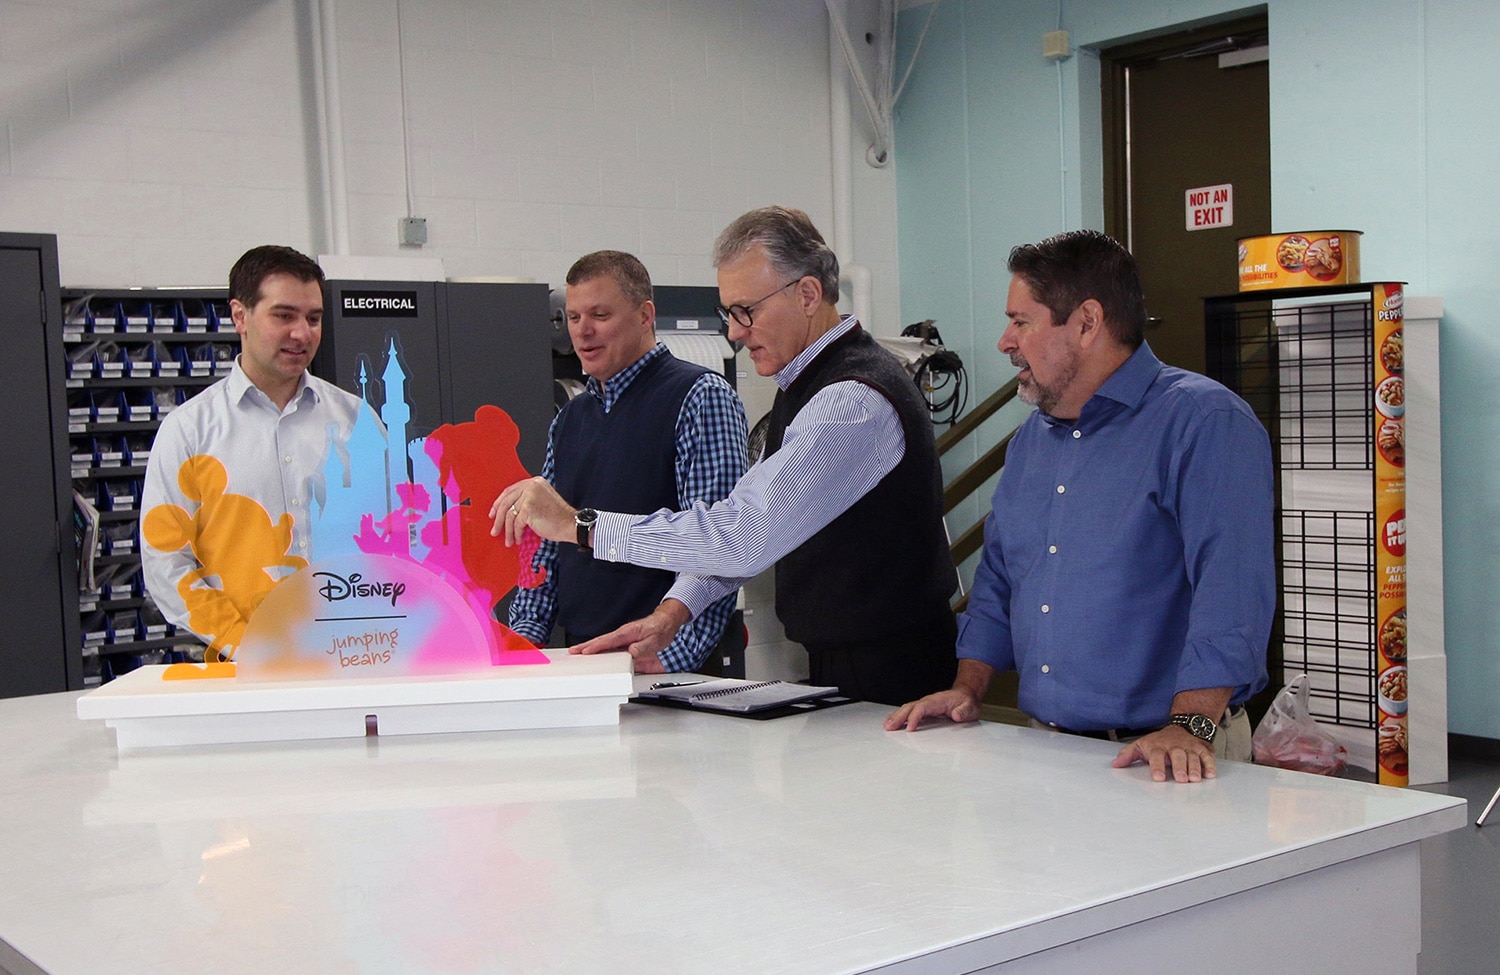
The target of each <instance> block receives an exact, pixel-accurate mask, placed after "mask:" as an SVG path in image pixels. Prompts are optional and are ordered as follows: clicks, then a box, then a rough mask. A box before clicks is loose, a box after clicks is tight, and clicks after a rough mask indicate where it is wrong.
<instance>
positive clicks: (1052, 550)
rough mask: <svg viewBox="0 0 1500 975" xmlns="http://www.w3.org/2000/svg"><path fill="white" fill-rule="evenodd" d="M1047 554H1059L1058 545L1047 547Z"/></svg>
mask: <svg viewBox="0 0 1500 975" xmlns="http://www.w3.org/2000/svg"><path fill="white" fill-rule="evenodd" d="M1047 554H1048V555H1056V554H1057V546H1056V545H1048V546H1047Z"/></svg>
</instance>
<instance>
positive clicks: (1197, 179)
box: [1101, 18, 1272, 372]
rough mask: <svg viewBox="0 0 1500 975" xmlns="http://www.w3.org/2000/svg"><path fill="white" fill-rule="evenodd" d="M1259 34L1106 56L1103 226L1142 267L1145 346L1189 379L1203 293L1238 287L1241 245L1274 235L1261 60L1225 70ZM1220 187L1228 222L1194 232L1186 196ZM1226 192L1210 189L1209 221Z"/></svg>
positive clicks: (1182, 40)
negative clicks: (1147, 319) (1227, 198)
mask: <svg viewBox="0 0 1500 975" xmlns="http://www.w3.org/2000/svg"><path fill="white" fill-rule="evenodd" d="M1265 31H1266V24H1265V19H1264V18H1259V19H1255V20H1247V21H1241V22H1236V23H1234V24H1224V25H1219V26H1217V27H1213V28H1200V29H1195V30H1193V31H1188V32H1183V33H1180V34H1175V35H1172V36H1170V37H1164V38H1156V39H1154V40H1152V41H1149V42H1145V43H1141V44H1132V45H1129V46H1126V47H1115V48H1108V49H1106V50H1104V51H1103V52H1102V53H1101V60H1102V61H1103V68H1104V70H1103V72H1102V75H1103V79H1104V80H1103V86H1104V89H1103V103H1104V107H1105V111H1104V119H1105V126H1106V130H1105V133H1104V140H1105V147H1106V155H1107V158H1108V163H1107V165H1106V179H1105V188H1104V189H1105V203H1106V210H1105V212H1106V219H1105V230H1106V232H1108V233H1109V234H1110V235H1111V236H1113V237H1115V238H1116V239H1118V240H1120V241H1122V242H1124V243H1125V244H1126V245H1127V246H1128V247H1129V248H1130V249H1131V251H1132V252H1133V253H1134V254H1135V256H1136V259H1137V261H1138V262H1139V263H1140V266H1141V277H1142V284H1143V286H1144V288H1145V291H1146V306H1147V310H1148V312H1149V314H1150V315H1151V316H1152V317H1153V318H1157V319H1160V320H1161V324H1160V325H1157V326H1154V327H1153V328H1152V329H1151V330H1150V331H1149V332H1148V334H1147V340H1148V341H1149V342H1150V343H1151V348H1152V349H1153V350H1154V351H1155V352H1156V354H1157V356H1159V357H1160V358H1161V359H1162V360H1163V361H1164V362H1168V363H1171V364H1172V365H1176V366H1181V367H1183V368H1185V369H1191V370H1193V371H1195V372H1202V371H1203V363H1204V356H1203V298H1204V297H1206V296H1209V295H1219V294H1227V293H1229V292H1232V291H1234V290H1236V288H1237V287H1238V277H1237V271H1236V268H1237V257H1236V243H1235V241H1236V239H1237V238H1239V237H1250V236H1255V235H1258V234H1269V233H1271V232H1272V228H1271V136H1270V94H1269V89H1268V80H1269V74H1270V73H1269V70H1268V67H1267V62H1266V61H1259V62H1252V63H1249V64H1244V65H1240V66H1234V67H1221V66H1220V58H1219V54H1220V53H1223V52H1229V51H1234V50H1238V49H1246V48H1253V47H1256V46H1259V45H1263V44H1264V43H1265V36H1266V33H1265ZM1229 60H1236V58H1227V59H1226V61H1229ZM1225 185H1227V186H1229V187H1230V188H1231V189H1230V195H1231V200H1232V203H1233V223H1232V224H1229V225H1226V226H1211V227H1210V228H1209V229H1190V228H1189V226H1188V223H1189V220H1190V217H1191V214H1190V210H1189V205H1188V200H1187V192H1188V191H1189V190H1194V189H1198V188H1202V187H1219V186H1225ZM1222 195H1223V194H1222V193H1220V194H1215V193H1212V192H1210V193H1209V194H1208V199H1207V200H1206V201H1205V209H1207V210H1209V211H1210V212H1208V213H1206V214H1204V215H1203V216H1205V217H1207V218H1208V222H1209V223H1212V222H1213V218H1214V217H1215V216H1217V215H1216V214H1214V213H1212V212H1211V211H1212V208H1213V207H1215V206H1220V205H1223V202H1224V201H1223V200H1222V199H1220V198H1219V197H1222ZM1200 219H1202V218H1201V217H1200Z"/></svg>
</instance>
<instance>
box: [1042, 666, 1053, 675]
mask: <svg viewBox="0 0 1500 975" xmlns="http://www.w3.org/2000/svg"><path fill="white" fill-rule="evenodd" d="M1042 673H1044V674H1050V673H1052V668H1051V667H1049V666H1047V665H1046V664H1042Z"/></svg>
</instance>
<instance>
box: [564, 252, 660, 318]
mask: <svg viewBox="0 0 1500 975" xmlns="http://www.w3.org/2000/svg"><path fill="white" fill-rule="evenodd" d="M605 275H608V276H609V277H611V278H614V279H615V283H616V284H618V285H619V286H620V291H621V292H623V293H624V295H625V297H627V298H629V299H630V300H631V301H633V302H635V303H636V304H637V305H643V304H645V303H646V302H648V301H650V300H651V274H650V272H649V271H647V270H646V265H644V264H642V263H641V262H640V260H639V259H638V258H636V256H635V255H634V254H627V253H625V252H624V251H594V252H593V253H592V254H585V255H583V256H582V257H580V258H579V259H578V260H576V261H574V262H573V266H572V267H570V268H568V277H567V282H568V284H581V283H583V282H584V281H588V280H591V279H593V278H598V277H603V276H605Z"/></svg>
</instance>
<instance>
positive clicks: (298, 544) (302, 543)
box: [297, 541, 307, 548]
mask: <svg viewBox="0 0 1500 975" xmlns="http://www.w3.org/2000/svg"><path fill="white" fill-rule="evenodd" d="M297 547H298V548H307V542H306V541H301V542H298V543H297Z"/></svg>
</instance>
